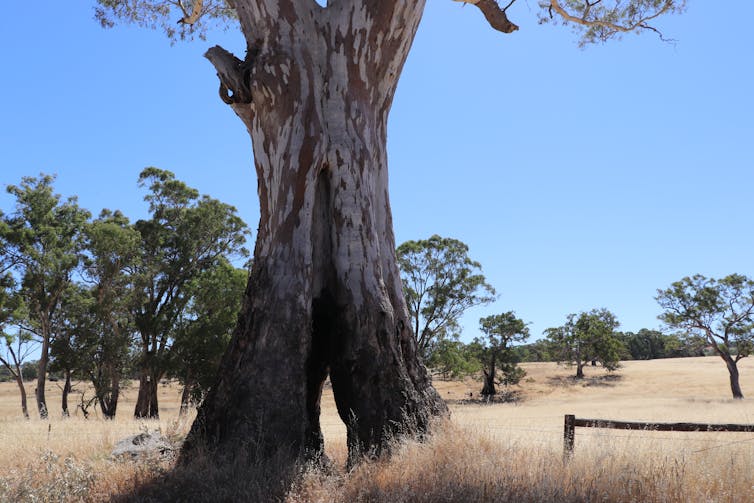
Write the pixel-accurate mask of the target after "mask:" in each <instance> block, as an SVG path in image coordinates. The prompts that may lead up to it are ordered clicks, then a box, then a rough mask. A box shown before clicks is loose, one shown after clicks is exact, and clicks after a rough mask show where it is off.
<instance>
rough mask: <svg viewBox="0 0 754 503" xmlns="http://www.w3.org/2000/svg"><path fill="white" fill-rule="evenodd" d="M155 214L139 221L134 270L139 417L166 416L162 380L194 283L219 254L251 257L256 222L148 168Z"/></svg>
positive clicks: (145, 176) (146, 182) (142, 179)
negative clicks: (160, 392) (248, 249)
mask: <svg viewBox="0 0 754 503" xmlns="http://www.w3.org/2000/svg"><path fill="white" fill-rule="evenodd" d="M139 186H141V187H147V188H148V189H149V194H147V195H146V196H145V198H144V199H145V200H146V201H147V202H148V203H149V210H150V212H151V217H150V218H149V219H148V220H139V221H137V222H136V224H135V228H136V230H137V231H138V232H139V234H140V238H141V242H140V257H139V260H138V262H137V266H136V267H135V271H134V274H133V284H134V296H133V303H132V314H133V317H134V321H135V324H136V328H137V330H138V333H139V341H138V344H139V356H138V362H137V365H138V367H139V395H138V398H137V401H136V408H135V410H134V416H135V417H137V418H156V417H159V406H158V403H157V384H158V383H159V381H160V379H162V377H163V376H164V375H165V373H166V372H168V370H169V367H170V363H171V358H172V354H171V352H172V347H173V341H174V339H175V336H176V328H177V326H178V322H179V321H180V319H181V317H182V316H183V315H184V312H185V309H186V308H187V306H188V305H189V302H190V300H191V295H192V290H191V286H192V284H193V282H194V281H196V280H197V278H199V277H200V276H201V275H202V274H203V273H204V272H205V271H207V270H209V269H211V268H212V267H215V266H216V264H217V263H218V261H219V260H221V259H223V258H224V257H231V256H233V255H236V254H240V255H246V254H247V252H246V250H245V248H244V247H243V245H244V243H245V241H246V236H247V235H248V232H249V231H248V227H247V226H246V224H245V223H244V222H243V221H242V220H241V218H239V217H238V215H237V214H236V209H235V208H234V207H232V206H230V205H227V204H224V203H222V202H220V201H218V200H216V199H212V198H210V197H208V196H202V197H200V196H199V192H198V191H196V190H195V189H193V188H191V187H189V186H187V185H186V184H185V183H183V182H181V181H180V180H177V179H176V178H175V175H174V174H173V173H171V172H170V171H165V170H160V169H157V168H146V169H144V170H143V171H142V172H141V174H140V175H139Z"/></svg>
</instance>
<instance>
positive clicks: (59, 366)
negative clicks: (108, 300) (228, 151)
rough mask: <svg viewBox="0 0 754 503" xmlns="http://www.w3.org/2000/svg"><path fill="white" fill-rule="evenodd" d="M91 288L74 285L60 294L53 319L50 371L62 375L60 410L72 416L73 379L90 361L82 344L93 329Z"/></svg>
mask: <svg viewBox="0 0 754 503" xmlns="http://www.w3.org/2000/svg"><path fill="white" fill-rule="evenodd" d="M92 303H93V300H92V296H91V293H90V291H89V290H88V289H87V288H86V287H84V286H83V285H80V284H71V285H70V286H69V287H68V288H67V289H66V290H65V292H64V293H63V295H62V296H61V301H60V305H59V306H58V309H57V311H56V312H55V315H54V316H53V318H52V326H53V333H54V334H55V337H54V338H53V339H52V341H51V342H50V365H49V371H50V372H51V373H53V372H54V373H57V374H59V375H60V376H62V378H63V386H62V387H61V410H62V414H63V417H68V416H70V412H69V410H68V395H69V393H70V392H71V390H72V389H73V384H72V379H73V376H74V373H77V372H78V371H79V370H80V369H81V368H82V367H83V366H85V365H86V364H87V361H86V355H85V354H84V352H83V351H82V350H81V347H80V344H81V339H82V336H83V335H84V334H86V333H87V332H90V331H91V330H92V328H91V325H92V322H91V316H90V311H91V305H92Z"/></svg>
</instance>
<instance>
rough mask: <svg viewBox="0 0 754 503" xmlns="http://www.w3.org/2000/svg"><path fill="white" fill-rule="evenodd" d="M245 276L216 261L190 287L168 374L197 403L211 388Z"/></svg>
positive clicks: (234, 325) (244, 284)
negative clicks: (185, 388)
mask: <svg viewBox="0 0 754 503" xmlns="http://www.w3.org/2000/svg"><path fill="white" fill-rule="evenodd" d="M247 279H248V272H247V271H246V270H245V269H236V268H234V267H233V266H232V265H231V264H230V263H229V262H228V261H227V260H220V261H218V263H217V265H215V266H214V267H213V268H212V269H209V270H208V271H205V272H204V273H202V274H201V275H200V276H199V277H198V278H196V280H195V281H194V282H193V284H192V285H191V289H192V300H191V303H190V304H189V306H188V307H187V309H186V311H185V313H184V315H183V317H182V320H181V321H180V323H179V328H178V330H177V334H176V339H175V344H174V346H173V366H172V369H171V372H170V374H171V375H172V376H173V377H176V378H178V380H179V381H180V382H181V384H183V385H184V386H187V387H188V388H189V390H190V392H191V398H192V401H194V402H195V403H199V402H200V401H201V400H202V398H203V397H204V395H205V394H206V392H207V391H208V390H209V387H210V386H211V385H212V384H214V381H215V378H216V375H217V369H218V367H219V365H220V360H221V359H222V356H223V354H224V353H225V350H226V348H227V346H228V343H229V342H230V339H231V336H232V335H233V330H234V329H235V327H236V323H237V320H238V314H239V311H240V310H241V300H242V298H243V292H244V289H245V288H246V282H247Z"/></svg>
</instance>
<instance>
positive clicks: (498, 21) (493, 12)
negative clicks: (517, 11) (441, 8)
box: [455, 0, 518, 33]
mask: <svg viewBox="0 0 754 503" xmlns="http://www.w3.org/2000/svg"><path fill="white" fill-rule="evenodd" d="M455 1H457V2H462V3H468V4H471V5H476V6H477V7H478V8H479V10H480V11H482V14H484V17H485V19H487V22H488V23H489V24H490V26H491V27H492V28H493V29H495V30H497V31H499V32H502V33H513V32H514V31H516V30H518V25H516V24H514V23H511V21H510V20H509V19H508V15H507V14H506V12H505V11H506V10H508V7H510V6H511V5H513V3H514V2H515V1H516V0H511V2H510V3H509V4H508V5H507V6H506V7H505V8H502V7H500V5H498V3H497V1H496V0H455Z"/></svg>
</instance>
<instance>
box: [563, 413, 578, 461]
mask: <svg viewBox="0 0 754 503" xmlns="http://www.w3.org/2000/svg"><path fill="white" fill-rule="evenodd" d="M575 436H576V416H574V415H573V414H566V416H565V424H564V427H563V461H568V460H569V459H571V456H572V455H573V444H574V441H575Z"/></svg>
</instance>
